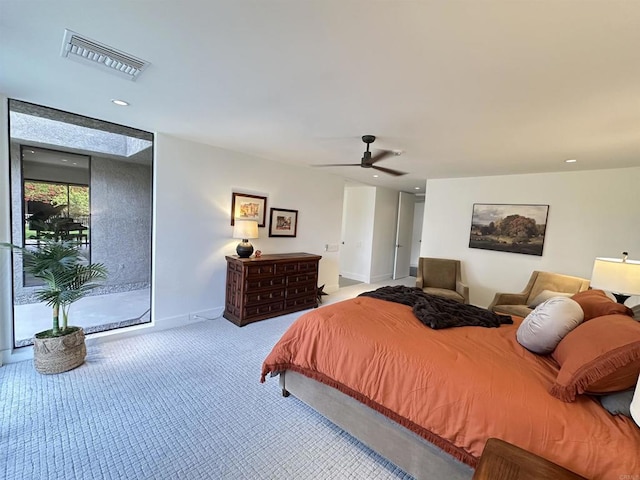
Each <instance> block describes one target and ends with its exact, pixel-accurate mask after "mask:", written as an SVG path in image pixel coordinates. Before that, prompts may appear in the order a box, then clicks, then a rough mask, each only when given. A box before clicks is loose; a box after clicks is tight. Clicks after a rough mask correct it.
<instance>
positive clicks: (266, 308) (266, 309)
mask: <svg viewBox="0 0 640 480" xmlns="http://www.w3.org/2000/svg"><path fill="white" fill-rule="evenodd" d="M283 310H284V301H282V302H275V303H268V304H262V305H254V306H245V309H244V315H243V317H244V318H246V319H247V320H250V319H251V317H259V316H262V315H274V316H275V315H277V314H279V313H280V312H282V311H283Z"/></svg>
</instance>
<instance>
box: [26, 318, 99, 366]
mask: <svg viewBox="0 0 640 480" xmlns="http://www.w3.org/2000/svg"><path fill="white" fill-rule="evenodd" d="M70 328H75V329H76V330H74V331H73V332H71V333H69V334H67V335H64V336H62V337H53V338H38V334H36V336H35V338H34V339H33V342H34V343H33V365H34V367H35V369H36V370H37V371H38V372H40V373H44V374H51V373H62V372H66V371H67V370H72V369H74V368H76V367H79V366H80V365H82V364H83V363H84V358H85V357H86V356H87V347H86V346H85V343H84V331H83V330H82V328H80V327H70Z"/></svg>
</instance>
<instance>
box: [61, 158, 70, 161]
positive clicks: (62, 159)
mask: <svg viewBox="0 0 640 480" xmlns="http://www.w3.org/2000/svg"><path fill="white" fill-rule="evenodd" d="M60 161H61V162H68V161H69V160H67V159H66V158H61V159H60Z"/></svg>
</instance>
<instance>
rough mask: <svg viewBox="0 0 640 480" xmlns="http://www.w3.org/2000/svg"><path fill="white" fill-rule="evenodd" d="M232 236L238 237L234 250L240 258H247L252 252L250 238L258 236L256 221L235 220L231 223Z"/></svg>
mask: <svg viewBox="0 0 640 480" xmlns="http://www.w3.org/2000/svg"><path fill="white" fill-rule="evenodd" d="M233 238H240V239H242V241H241V242H240V243H239V244H238V246H237V248H236V252H237V253H238V256H239V257H240V258H249V257H250V256H251V254H252V253H253V245H251V243H249V239H250V238H258V222H257V221H256V220H237V219H236V221H235V222H234V225H233Z"/></svg>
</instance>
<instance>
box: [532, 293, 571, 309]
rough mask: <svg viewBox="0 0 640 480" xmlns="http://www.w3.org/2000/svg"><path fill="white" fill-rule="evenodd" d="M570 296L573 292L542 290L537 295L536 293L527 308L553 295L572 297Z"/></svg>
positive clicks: (535, 305) (534, 306)
mask: <svg viewBox="0 0 640 480" xmlns="http://www.w3.org/2000/svg"><path fill="white" fill-rule="evenodd" d="M572 296H573V293H564V292H553V291H551V290H542V291H541V292H540V293H539V294H538V295H536V298H534V299H533V300H531V303H530V304H529V308H536V307H537V306H538V305H540V304H541V303H542V302H545V301H547V300H549V299H550V298H553V297H572Z"/></svg>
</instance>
